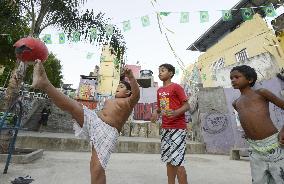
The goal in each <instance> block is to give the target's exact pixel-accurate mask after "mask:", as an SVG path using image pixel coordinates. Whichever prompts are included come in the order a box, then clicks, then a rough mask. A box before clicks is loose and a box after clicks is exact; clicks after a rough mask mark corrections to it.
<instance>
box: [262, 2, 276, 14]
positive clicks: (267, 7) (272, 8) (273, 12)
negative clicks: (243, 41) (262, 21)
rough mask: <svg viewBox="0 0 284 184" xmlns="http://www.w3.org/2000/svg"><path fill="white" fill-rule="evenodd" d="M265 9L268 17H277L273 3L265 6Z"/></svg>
mask: <svg viewBox="0 0 284 184" xmlns="http://www.w3.org/2000/svg"><path fill="white" fill-rule="evenodd" d="M263 11H264V13H265V15H266V16H267V17H275V16H276V11H275V9H274V7H273V5H270V6H266V7H264V8H263Z"/></svg>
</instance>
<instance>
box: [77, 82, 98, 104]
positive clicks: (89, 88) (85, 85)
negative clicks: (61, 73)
mask: <svg viewBox="0 0 284 184" xmlns="http://www.w3.org/2000/svg"><path fill="white" fill-rule="evenodd" d="M96 91H97V80H89V79H80V83H79V88H78V90H77V94H76V99H80V100H89V101H90V100H91V101H94V100H96V95H97V93H96Z"/></svg>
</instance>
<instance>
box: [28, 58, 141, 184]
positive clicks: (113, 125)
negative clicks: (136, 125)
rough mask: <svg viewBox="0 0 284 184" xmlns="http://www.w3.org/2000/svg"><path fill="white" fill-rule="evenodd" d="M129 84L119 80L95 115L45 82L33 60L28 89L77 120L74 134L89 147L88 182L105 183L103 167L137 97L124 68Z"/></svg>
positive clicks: (41, 69)
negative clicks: (90, 151)
mask: <svg viewBox="0 0 284 184" xmlns="http://www.w3.org/2000/svg"><path fill="white" fill-rule="evenodd" d="M124 75H125V77H127V78H128V79H129V83H127V82H125V81H121V82H120V83H119V85H118V87H117V90H116V93H115V99H111V100H107V101H106V102H105V106H104V108H103V109H102V110H101V111H100V112H97V113H95V112H94V111H91V110H89V109H87V108H86V107H85V106H82V105H81V104H79V103H78V102H76V101H75V100H73V99H70V98H68V97H67V96H65V95H64V94H63V93H61V92H59V91H58V90H57V89H56V88H55V87H54V86H53V85H52V84H51V83H50V81H49V80H48V78H47V76H46V73H45V70H44V67H43V65H42V63H41V62H40V61H38V60H37V61H36V64H35V67H34V74H33V84H32V86H33V87H34V88H37V89H41V90H43V91H44V92H45V93H46V94H47V95H48V96H49V98H51V100H52V101H53V103H54V104H55V105H56V106H58V107H59V108H60V109H62V110H63V111H67V112H69V113H70V114H71V115H72V117H73V118H74V119H75V120H76V121H77V123H76V124H74V128H75V135H76V136H79V137H84V138H86V139H87V140H88V141H90V143H91V145H92V157H91V161H90V172H91V183H92V184H105V183H106V176H105V168H106V166H107V163H108V160H109V158H110V154H111V153H112V152H113V151H114V149H115V146H116V143H117V138H118V136H119V132H120V131H121V129H122V127H123V125H124V123H125V122H126V121H127V119H128V117H129V116H130V114H131V112H132V110H133V108H134V106H135V105H136V103H137V102H138V100H139V98H140V92H139V86H138V84H137V82H136V79H135V78H134V76H133V73H132V71H131V70H130V69H128V68H125V69H124Z"/></svg>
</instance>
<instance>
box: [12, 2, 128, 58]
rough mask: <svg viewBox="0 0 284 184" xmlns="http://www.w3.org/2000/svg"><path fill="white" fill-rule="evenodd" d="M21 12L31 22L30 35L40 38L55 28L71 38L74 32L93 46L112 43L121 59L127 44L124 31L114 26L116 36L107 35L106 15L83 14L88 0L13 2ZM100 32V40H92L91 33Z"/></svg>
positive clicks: (98, 34) (90, 11) (90, 12)
mask: <svg viewBox="0 0 284 184" xmlns="http://www.w3.org/2000/svg"><path fill="white" fill-rule="evenodd" d="M10 1H11V2H14V6H15V7H17V8H18V9H19V10H20V15H26V17H27V18H28V20H29V22H31V29H30V35H31V36H34V37H38V36H39V34H40V33H41V32H42V31H43V30H44V29H45V28H47V27H49V26H54V27H57V28H59V29H62V30H64V32H65V33H67V35H68V36H69V38H70V37H71V36H72V33H73V32H74V31H78V32H80V34H81V35H82V36H83V37H84V39H88V40H89V41H90V42H97V43H99V44H104V43H105V42H108V40H110V45H111V46H112V47H113V48H114V50H115V51H116V53H118V55H119V56H121V55H123V52H124V47H125V42H124V38H123V35H122V34H121V32H120V30H119V29H118V28H117V27H115V26H113V34H111V35H109V34H107V28H108V26H109V24H108V20H109V19H106V18H105V17H104V14H103V13H99V14H97V15H95V14H94V12H93V10H89V9H86V10H85V11H83V10H82V11H80V7H81V6H82V5H84V4H85V3H86V2H87V0H10ZM92 28H96V29H97V37H96V38H93V37H91V36H90V34H89V31H90V30H91V29H92Z"/></svg>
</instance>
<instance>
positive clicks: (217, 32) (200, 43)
mask: <svg viewBox="0 0 284 184" xmlns="http://www.w3.org/2000/svg"><path fill="white" fill-rule="evenodd" d="M283 2H284V0H241V1H240V2H238V3H237V4H236V5H235V6H234V7H232V8H231V10H232V16H233V19H232V20H231V21H223V19H222V18H220V19H219V20H218V21H217V22H216V23H215V24H214V25H213V26H211V27H210V28H209V29H208V30H207V31H206V32H205V33H204V34H203V35H201V36H200V37H199V38H198V39H197V40H196V41H195V42H194V43H192V44H191V45H190V46H189V47H188V48H187V50H191V51H200V52H205V51H206V50H207V49H208V48H210V47H211V46H213V45H214V44H215V43H217V42H218V40H219V39H220V38H221V37H222V36H224V35H225V34H226V33H228V32H230V31H232V30H234V29H235V28H236V27H237V26H238V25H240V24H241V23H243V22H244V20H243V19H242V16H241V9H242V8H251V7H253V10H254V12H255V13H258V14H260V15H261V16H262V17H264V16H265V14H264V11H263V10H262V9H261V8H254V7H260V6H265V5H269V4H271V3H272V4H273V5H274V8H278V7H279V6H280V4H279V3H283Z"/></svg>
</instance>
